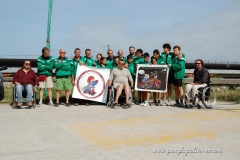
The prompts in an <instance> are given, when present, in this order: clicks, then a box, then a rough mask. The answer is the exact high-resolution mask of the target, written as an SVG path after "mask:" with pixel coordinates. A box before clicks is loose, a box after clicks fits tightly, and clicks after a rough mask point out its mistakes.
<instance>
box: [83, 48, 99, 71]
mask: <svg viewBox="0 0 240 160" xmlns="http://www.w3.org/2000/svg"><path fill="white" fill-rule="evenodd" d="M80 65H86V66H90V67H94V66H96V62H95V61H94V60H93V59H92V55H91V49H86V50H85V56H83V57H81V59H80Z"/></svg>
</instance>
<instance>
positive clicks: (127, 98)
mask: <svg viewBox="0 0 240 160" xmlns="http://www.w3.org/2000/svg"><path fill="white" fill-rule="evenodd" d="M124 90H125V95H126V103H127V102H128V100H129V85H128V83H125V84H124Z"/></svg>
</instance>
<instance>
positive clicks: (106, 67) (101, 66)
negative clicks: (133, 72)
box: [97, 65, 111, 69]
mask: <svg viewBox="0 0 240 160" xmlns="http://www.w3.org/2000/svg"><path fill="white" fill-rule="evenodd" d="M97 68H105V69H111V68H109V67H108V66H107V65H105V66H103V65H99V66H98V67H97Z"/></svg>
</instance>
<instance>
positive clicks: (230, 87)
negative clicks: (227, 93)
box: [229, 84, 237, 91]
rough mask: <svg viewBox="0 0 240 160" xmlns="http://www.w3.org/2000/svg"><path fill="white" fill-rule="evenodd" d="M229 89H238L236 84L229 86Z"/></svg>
mask: <svg viewBox="0 0 240 160" xmlns="http://www.w3.org/2000/svg"><path fill="white" fill-rule="evenodd" d="M229 89H230V90H233V91H235V90H237V85H236V84H231V85H230V86H229Z"/></svg>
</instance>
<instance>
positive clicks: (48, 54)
mask: <svg viewBox="0 0 240 160" xmlns="http://www.w3.org/2000/svg"><path fill="white" fill-rule="evenodd" d="M43 56H44V57H45V58H47V57H49V56H50V51H49V50H45V52H44V54H43Z"/></svg>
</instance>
